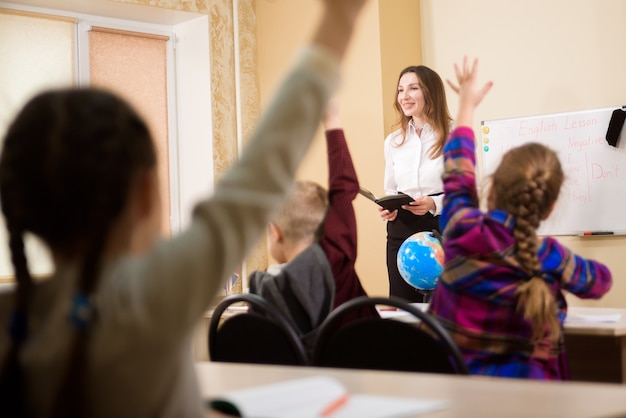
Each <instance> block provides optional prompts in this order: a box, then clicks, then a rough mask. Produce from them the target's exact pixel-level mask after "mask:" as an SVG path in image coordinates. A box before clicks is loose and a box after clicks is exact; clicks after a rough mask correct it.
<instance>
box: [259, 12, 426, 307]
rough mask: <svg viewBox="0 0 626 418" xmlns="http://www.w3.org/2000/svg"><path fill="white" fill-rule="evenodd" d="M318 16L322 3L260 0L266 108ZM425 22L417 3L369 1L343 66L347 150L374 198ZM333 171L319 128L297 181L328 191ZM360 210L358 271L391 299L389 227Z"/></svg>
mask: <svg viewBox="0 0 626 418" xmlns="http://www.w3.org/2000/svg"><path fill="white" fill-rule="evenodd" d="M379 6H380V8H379ZM383 6H384V7H383ZM392 6H393V7H392ZM319 12H320V9H319V1H317V0H298V1H294V0H272V1H268V0H257V45H258V76H259V89H260V94H261V101H262V103H265V101H266V100H267V99H268V97H269V95H270V94H271V92H272V91H273V88H274V87H275V85H276V83H277V81H278V80H279V79H280V76H281V75H282V74H284V72H285V70H286V68H287V66H288V64H289V63H290V62H291V60H292V58H293V56H294V53H295V52H296V50H297V48H298V47H299V46H300V45H301V44H302V43H303V42H305V41H306V39H308V37H309V35H310V34H311V31H312V29H313V26H314V23H315V21H316V20H315V19H316V18H317V17H318V16H319ZM302 16H307V18H306V19H303V18H301V17H302ZM396 23H398V24H396ZM418 23H419V2H418V1H417V0H384V1H370V2H369V4H368V5H367V6H366V10H365V12H364V16H363V18H362V20H361V21H360V22H359V27H358V30H357V33H356V35H355V39H354V43H353V44H352V47H351V49H350V52H349V55H348V57H347V60H346V62H345V63H344V66H343V86H342V89H341V91H340V96H339V97H340V101H341V108H342V119H343V122H344V128H345V132H346V136H347V140H348V145H349V147H350V152H351V154H352V158H353V160H354V164H355V167H356V170H357V174H358V176H359V181H360V182H361V184H362V185H363V186H365V187H367V188H368V189H370V190H372V191H374V192H375V193H382V189H383V187H382V184H383V169H384V160H383V155H382V150H383V140H384V137H385V133H386V132H388V131H389V128H390V127H389V125H390V123H391V122H389V123H387V120H388V119H389V120H390V121H392V120H393V119H394V118H395V116H394V115H393V108H392V100H393V96H394V91H395V89H396V82H397V75H398V73H399V71H400V70H401V69H402V68H404V67H406V66H407V65H409V64H414V63H416V62H417V63H419V62H418V60H419V59H420V57H421V51H420V41H419V24H418ZM403 28H404V29H403ZM383 45H384V46H383ZM327 170H328V166H327V161H326V146H325V143H324V139H323V132H322V131H321V130H320V132H319V133H318V139H317V141H316V142H315V145H314V146H313V149H312V150H311V151H310V152H309V154H308V156H307V159H306V160H305V162H304V164H303V165H302V167H301V169H300V170H299V174H298V177H299V178H307V179H311V180H315V181H317V182H319V183H320V184H322V185H326V184H327V182H328V174H327V173H328V171H327ZM355 210H356V216H357V223H358V226H359V228H358V238H359V242H358V249H359V254H358V260H357V266H356V267H357V271H358V273H359V275H360V277H361V280H362V282H363V285H364V287H365V288H366V290H367V291H368V293H370V294H372V295H386V294H388V281H387V269H386V266H385V245H386V241H385V236H386V230H385V223H384V222H381V220H380V218H379V216H378V210H377V207H376V206H375V205H373V204H372V203H371V202H370V201H367V200H365V199H364V198H362V197H357V199H356V201H355Z"/></svg>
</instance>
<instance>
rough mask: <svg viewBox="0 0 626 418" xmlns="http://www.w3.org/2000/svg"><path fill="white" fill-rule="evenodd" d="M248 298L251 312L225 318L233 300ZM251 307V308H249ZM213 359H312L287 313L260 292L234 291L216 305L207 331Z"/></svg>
mask: <svg viewBox="0 0 626 418" xmlns="http://www.w3.org/2000/svg"><path fill="white" fill-rule="evenodd" d="M238 302H245V303H247V304H248V307H249V310H250V311H249V312H244V313H238V314H236V315H232V316H229V317H228V318H224V320H223V321H222V320H221V319H222V314H223V313H224V311H225V310H226V309H227V308H228V307H229V306H231V305H232V304H234V303H238ZM250 308H252V309H250ZM208 348H209V358H210V359H211V360H212V361H224V362H235V363H261V364H286V365H306V364H308V363H309V361H308V357H307V355H306V354H305V349H304V346H303V345H302V342H301V341H300V338H299V337H298V334H297V333H296V331H295V330H294V329H293V327H292V326H291V325H290V323H289V321H287V319H286V318H285V317H284V315H283V314H282V313H281V312H280V311H278V310H277V309H276V308H274V307H273V306H272V305H270V304H269V303H268V302H267V301H266V300H265V299H263V298H262V297H261V296H259V295H254V294H241V295H231V296H228V297H226V298H224V300H222V301H221V302H220V303H219V304H218V305H217V306H216V307H215V309H214V311H213V316H212V317H211V322H210V324H209V333H208Z"/></svg>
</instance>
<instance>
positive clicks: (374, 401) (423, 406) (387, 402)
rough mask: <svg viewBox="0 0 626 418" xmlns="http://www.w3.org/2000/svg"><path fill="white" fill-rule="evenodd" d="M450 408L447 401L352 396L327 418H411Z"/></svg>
mask: <svg viewBox="0 0 626 418" xmlns="http://www.w3.org/2000/svg"><path fill="white" fill-rule="evenodd" d="M448 406H450V402H449V401H445V400H430V399H414V398H397V397H391V396H377V395H352V396H350V400H349V401H348V403H347V404H345V405H344V406H343V407H342V408H340V409H338V410H337V412H335V413H334V414H332V415H329V417H332V418H363V417H368V418H391V417H409V416H410V417H413V416H416V415H421V414H426V413H428V412H433V411H438V410H440V409H445V408H447V407H448Z"/></svg>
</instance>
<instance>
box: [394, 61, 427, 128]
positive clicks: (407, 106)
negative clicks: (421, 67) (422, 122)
mask: <svg viewBox="0 0 626 418" xmlns="http://www.w3.org/2000/svg"><path fill="white" fill-rule="evenodd" d="M398 104H399V105H400V107H401V108H402V111H403V112H404V114H405V115H406V116H412V117H417V118H421V117H422V115H423V112H424V105H425V100H424V92H423V90H422V88H421V87H420V82H419V79H418V78H417V74H415V73H413V72H408V73H406V74H403V75H402V77H400V81H399V82H398Z"/></svg>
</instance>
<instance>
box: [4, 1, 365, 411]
mask: <svg viewBox="0 0 626 418" xmlns="http://www.w3.org/2000/svg"><path fill="white" fill-rule="evenodd" d="M321 1H322V3H323V4H324V12H323V14H322V17H321V19H320V21H319V24H318V27H317V29H316V30H315V32H314V36H313V39H312V42H311V43H310V44H309V45H308V46H306V47H305V48H303V50H302V52H301V54H300V55H299V58H298V60H297V62H296V63H295V65H294V67H293V68H292V70H291V71H290V72H289V74H288V76H287V77H286V79H285V80H284V81H283V83H282V85H281V86H280V88H279V90H278V92H277V94H276V96H275V98H274V100H273V102H272V104H271V106H270V107H269V110H268V111H267V112H266V113H265V114H264V116H263V117H262V119H261V121H260V124H259V126H258V128H257V129H256V131H255V132H254V134H253V136H252V138H251V140H250V146H249V147H248V148H247V149H246V150H245V152H244V154H243V156H242V158H241V159H240V161H238V162H237V163H236V164H235V165H234V166H233V168H232V169H231V170H230V171H229V172H228V173H227V174H226V175H225V176H224V177H223V178H222V180H221V182H220V184H218V185H217V186H216V188H215V191H214V193H213V195H212V196H211V197H210V198H207V199H205V200H203V201H201V202H200V203H198V205H197V206H196V208H195V210H194V217H193V220H192V222H191V224H190V225H189V226H188V227H187V229H186V230H185V231H183V232H182V233H180V234H179V235H178V236H176V237H174V238H172V239H168V240H160V239H158V238H159V225H160V224H161V222H160V221H161V214H160V213H161V212H160V196H159V184H158V178H157V174H156V173H157V170H156V160H157V159H156V155H155V154H156V152H155V147H154V144H153V142H152V138H151V136H150V133H149V131H148V128H147V127H146V125H145V123H144V122H143V120H142V119H141V118H140V117H139V116H138V115H137V114H136V113H135V111H134V110H133V109H132V108H131V107H130V106H129V105H128V104H127V103H126V102H124V101H123V100H121V99H119V98H118V97H117V96H115V95H113V94H111V93H108V92H105V91H98V90H94V89H66V90H56V91H50V92H45V93H42V94H39V95H38V96H36V97H34V98H33V99H32V100H31V101H30V102H29V103H27V104H26V106H25V107H24V108H23V109H22V110H21V111H20V112H19V114H18V115H17V117H16V118H15V120H14V121H13V123H12V124H11V125H10V126H9V129H8V131H7V134H6V136H5V138H4V143H3V149H2V154H1V156H0V200H1V204H2V211H3V214H4V216H5V220H6V225H7V229H8V234H9V247H10V251H11V259H12V263H13V267H14V271H15V278H16V286H15V287H14V289H13V290H10V291H8V292H3V293H0V321H1V322H2V324H3V325H5V328H4V329H5V330H6V331H5V332H6V334H5V337H4V338H0V362H1V363H0V408H1V415H2V417H3V418H4V417H23V416H26V417H107V418H110V417H133V418H141V417H201V416H205V411H204V407H203V403H202V400H201V398H200V395H199V391H198V387H197V383H196V375H195V369H194V367H193V359H192V350H191V337H192V335H193V330H194V329H195V326H196V324H197V322H198V321H199V320H200V319H201V318H202V315H203V314H204V312H206V310H207V309H208V308H209V306H210V304H211V303H212V302H213V300H214V298H215V296H216V295H217V292H218V290H219V289H221V288H222V286H223V283H224V281H225V280H226V278H228V277H229V276H230V275H231V273H232V271H234V269H235V268H236V266H237V265H238V264H240V263H241V261H242V260H243V259H244V257H245V254H246V252H247V251H248V250H249V249H250V248H251V247H252V246H253V245H254V244H255V243H256V242H257V241H258V240H259V239H260V238H261V236H262V234H263V232H264V231H265V227H266V225H267V223H268V222H269V220H270V218H271V216H272V215H273V214H274V211H275V210H276V209H277V208H278V207H279V206H280V205H281V204H282V203H283V200H284V198H285V196H286V194H287V192H288V191H289V190H290V189H291V186H292V184H293V178H294V176H295V171H296V169H297V167H298V164H299V162H300V161H301V160H302V158H303V157H304V155H305V153H306V151H307V149H308V146H309V144H310V142H311V141H312V139H313V136H314V134H315V132H316V130H317V127H318V125H319V122H320V120H321V117H322V115H323V113H324V109H325V106H326V104H327V102H328V100H329V98H330V97H331V96H332V95H333V94H334V93H335V90H336V88H337V87H338V84H339V68H340V62H341V59H342V58H343V57H344V55H345V52H346V49H347V47H348V44H349V40H350V38H351V34H352V32H353V28H354V26H355V23H356V21H357V18H358V16H359V14H360V11H361V9H362V7H363V5H364V3H365V0H321ZM206 140H210V139H209V138H207V139H206ZM207 158H211V156H210V155H209V156H207ZM27 233H30V234H34V235H35V236H37V237H39V238H41V240H43V242H45V243H46V244H47V246H48V247H49V249H50V251H51V254H52V258H53V262H54V271H53V273H52V274H51V277H49V278H44V279H41V280H33V278H32V277H31V274H30V272H29V269H28V262H27V259H26V255H25V251H24V235H25V234H27Z"/></svg>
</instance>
